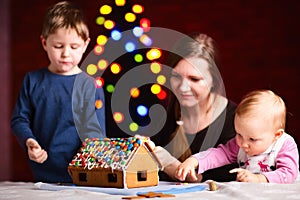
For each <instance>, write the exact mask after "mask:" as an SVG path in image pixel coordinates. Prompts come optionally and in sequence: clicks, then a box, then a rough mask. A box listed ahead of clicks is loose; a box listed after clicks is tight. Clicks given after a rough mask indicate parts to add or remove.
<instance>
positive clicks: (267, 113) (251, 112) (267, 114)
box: [236, 90, 286, 130]
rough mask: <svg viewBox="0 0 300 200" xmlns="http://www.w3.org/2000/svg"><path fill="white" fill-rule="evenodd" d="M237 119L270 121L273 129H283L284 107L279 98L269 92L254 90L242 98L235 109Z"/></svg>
mask: <svg viewBox="0 0 300 200" xmlns="http://www.w3.org/2000/svg"><path fill="white" fill-rule="evenodd" d="M236 116H239V117H262V118H264V119H271V120H272V123H273V125H274V129H283V130H284V129H285V124H286V106H285V103H284V101H283V100H282V98H281V97H279V96H278V95H277V94H275V93H274V92H272V91H271V90H255V91H252V92H250V93H248V94H247V95H246V96H244V97H243V99H242V101H241V102H240V104H239V105H238V107H237V109H236Z"/></svg>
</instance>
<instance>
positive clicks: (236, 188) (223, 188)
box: [0, 178, 300, 200]
mask: <svg viewBox="0 0 300 200" xmlns="http://www.w3.org/2000/svg"><path fill="white" fill-rule="evenodd" d="M216 184H217V186H218V190H216V191H209V190H208V189H205V190H203V191H197V192H187V193H180V194H175V195H176V197H175V198H161V199H184V200H189V199H222V200H223V199H255V200H265V199H272V200H274V199H279V200H288V199H300V178H298V179H297V181H296V182H295V183H293V184H273V183H241V182H226V183H218V182H217V183H216ZM197 185H200V186H205V187H206V188H208V187H207V186H208V183H207V182H206V183H201V184H188V185H177V184H176V183H166V182H161V183H160V184H159V186H157V187H153V188H139V189H127V190H130V191H126V189H118V190H120V191H121V192H119V194H115V195H112V194H108V193H111V191H109V190H110V188H106V189H103V188H100V189H99V188H98V189H97V188H91V187H77V186H60V185H52V184H46V183H31V182H9V181H6V182H0V199H1V200H2V199H14V200H15V199H22V200H27V199H28V200H52V199H53V200H54V199H55V200H58V199H63V200H68V199H70V200H71V199H72V200H75V199H76V200H77V199H79V200H80V199H89V200H91V199H97V200H100V199H101V200H102V199H104V200H105V199H110V200H114V199H121V198H122V197H123V196H127V195H131V194H134V193H136V192H140V191H157V190H166V189H168V188H185V187H186V188H187V187H194V186H197ZM49 186H50V187H49ZM111 189H112V190H115V189H113V188H111ZM122 190H124V191H123V192H122Z"/></svg>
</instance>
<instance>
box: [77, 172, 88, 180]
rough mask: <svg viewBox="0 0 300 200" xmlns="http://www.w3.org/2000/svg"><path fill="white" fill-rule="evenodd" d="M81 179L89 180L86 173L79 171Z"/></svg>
mask: <svg viewBox="0 0 300 200" xmlns="http://www.w3.org/2000/svg"><path fill="white" fill-rule="evenodd" d="M78 176H79V181H82V182H87V175H86V173H79V175H78Z"/></svg>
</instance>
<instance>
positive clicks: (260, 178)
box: [229, 168, 267, 182]
mask: <svg viewBox="0 0 300 200" xmlns="http://www.w3.org/2000/svg"><path fill="white" fill-rule="evenodd" d="M236 172H237V176H236V179H237V181H240V182H267V179H266V177H265V176H264V175H262V174H253V173H252V172H250V171H249V170H246V169H241V168H235V169H232V170H230V171H229V173H236Z"/></svg>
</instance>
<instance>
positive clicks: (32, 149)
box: [26, 138, 48, 163]
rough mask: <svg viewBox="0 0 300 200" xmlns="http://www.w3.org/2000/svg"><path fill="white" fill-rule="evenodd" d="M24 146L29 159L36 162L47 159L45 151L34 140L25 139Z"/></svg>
mask: <svg viewBox="0 0 300 200" xmlns="http://www.w3.org/2000/svg"><path fill="white" fill-rule="evenodd" d="M26 146H27V151H28V156H29V159H30V160H32V161H35V162H37V163H43V162H45V161H46V160H47V158H48V154H47V152H46V151H45V150H44V149H42V148H41V146H40V145H39V143H38V142H37V141H36V140H34V139H32V138H28V139H27V140H26Z"/></svg>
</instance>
